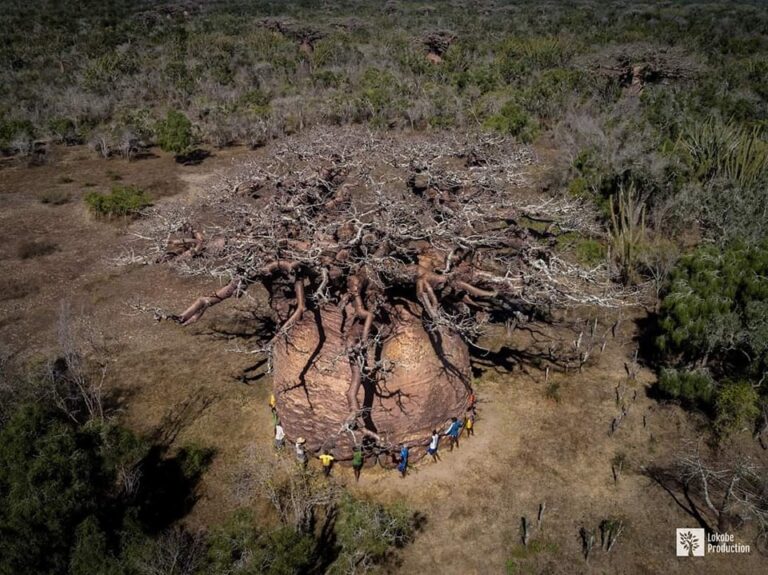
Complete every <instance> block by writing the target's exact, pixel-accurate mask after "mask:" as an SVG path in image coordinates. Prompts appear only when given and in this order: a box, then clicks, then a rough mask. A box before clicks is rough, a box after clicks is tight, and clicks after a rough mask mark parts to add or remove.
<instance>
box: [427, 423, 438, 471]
mask: <svg viewBox="0 0 768 575" xmlns="http://www.w3.org/2000/svg"><path fill="white" fill-rule="evenodd" d="M439 445H440V434H439V433H438V432H437V429H433V430H432V439H431V440H430V442H429V447H427V453H429V454H430V455H431V456H432V461H434V462H435V463H437V462H438V461H440V456H439V455H438V454H437V448H438V446H439Z"/></svg>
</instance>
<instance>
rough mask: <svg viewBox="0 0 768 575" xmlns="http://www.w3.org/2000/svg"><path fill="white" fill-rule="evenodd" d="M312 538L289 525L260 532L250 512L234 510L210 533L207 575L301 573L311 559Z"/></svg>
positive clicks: (281, 574)
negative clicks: (223, 574) (224, 521)
mask: <svg viewBox="0 0 768 575" xmlns="http://www.w3.org/2000/svg"><path fill="white" fill-rule="evenodd" d="M313 551H314V541H313V539H312V537H311V536H309V535H303V534H300V533H298V532H297V531H295V530H293V529H291V528H290V527H279V528H277V529H275V530H273V531H269V532H266V533H261V532H260V531H259V530H258V529H257V528H256V519H255V517H254V516H253V513H251V512H250V511H247V510H239V511H237V512H236V513H235V514H234V515H233V516H232V517H230V519H229V520H228V521H227V523H225V524H224V525H223V526H222V527H220V528H218V529H215V530H214V531H213V533H212V534H211V537H210V541H209V548H208V568H207V573H209V574H210V575H219V574H221V573H229V574H231V575H251V574H253V575H256V574H257V573H258V574H264V575H292V574H294V573H305V572H307V570H308V568H309V567H310V566H311V565H312V564H313V562H314V555H313Z"/></svg>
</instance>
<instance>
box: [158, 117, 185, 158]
mask: <svg viewBox="0 0 768 575" xmlns="http://www.w3.org/2000/svg"><path fill="white" fill-rule="evenodd" d="M157 144H158V145H159V146H160V149H161V150H163V151H164V152H171V153H173V154H175V155H177V156H179V155H181V154H183V153H184V152H187V151H188V150H189V148H190V147H191V146H192V122H190V121H189V118H187V117H186V116H185V115H184V114H183V113H181V112H177V111H176V110H171V111H170V112H168V115H167V116H166V117H165V120H163V121H162V122H160V123H159V124H158V126H157Z"/></svg>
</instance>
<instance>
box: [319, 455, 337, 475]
mask: <svg viewBox="0 0 768 575" xmlns="http://www.w3.org/2000/svg"><path fill="white" fill-rule="evenodd" d="M317 458H318V459H319V460H320V461H321V462H322V464H323V475H325V476H326V477H328V476H329V475H330V474H331V466H332V465H333V460H334V457H333V455H331V454H330V453H328V451H323V453H322V454H321V455H318V456H317Z"/></svg>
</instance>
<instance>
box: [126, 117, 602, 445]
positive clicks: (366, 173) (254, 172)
mask: <svg viewBox="0 0 768 575" xmlns="http://www.w3.org/2000/svg"><path fill="white" fill-rule="evenodd" d="M532 161H533V159H532V154H531V152H530V151H529V150H528V149H526V148H522V147H519V146H517V145H516V144H514V143H513V142H511V141H508V140H505V139H496V140H492V139H490V138H487V137H485V138H483V137H466V138H464V139H462V140H458V139H457V140H448V139H444V140H439V139H437V138H435V137H434V136H423V137H420V138H416V137H412V136H409V137H402V136H400V137H399V138H398V137H395V136H380V135H376V136H373V135H371V134H369V133H367V132H363V131H356V130H349V129H348V130H342V129H338V130H336V131H330V132H329V131H328V130H327V129H326V130H324V131H322V132H311V133H309V134H305V135H303V136H301V137H298V138H296V139H291V140H288V141H286V142H283V143H281V144H279V145H275V146H274V147H273V148H272V149H271V152H270V151H269V150H267V151H266V152H265V155H264V156H261V157H258V158H257V159H253V160H251V161H249V162H246V163H245V164H243V165H241V166H240V167H239V168H236V169H234V170H233V171H232V172H230V173H229V174H228V175H227V176H226V177H225V178H224V179H223V182H222V183H221V185H219V186H216V187H215V188H214V189H213V190H211V191H210V193H208V194H207V195H206V196H204V197H202V198H201V199H200V200H199V201H197V202H196V203H194V204H195V205H193V206H192V207H189V206H188V205H187V206H186V207H184V208H181V207H179V206H176V207H173V206H168V207H165V208H162V209H160V210H158V211H157V212H156V213H155V215H154V216H153V217H151V218H149V219H148V220H146V222H147V223H145V226H147V227H148V228H149V229H146V230H144V231H142V232H138V233H139V235H141V237H143V238H145V239H153V240H154V244H153V246H154V247H153V248H151V249H150V250H149V255H148V257H149V258H151V259H153V261H161V262H165V263H166V264H168V265H173V266H175V267H176V268H177V269H178V270H179V271H181V272H183V273H187V274H198V275H199V274H206V275H209V276H210V275H212V276H214V277H216V278H219V279H220V287H219V288H218V289H216V290H214V291H212V293H210V294H209V295H204V296H202V297H200V298H198V299H197V300H196V301H194V302H192V304H191V305H189V306H188V307H187V308H186V309H185V310H184V311H182V312H181V313H177V314H173V313H169V312H158V317H161V318H166V319H171V320H173V321H176V322H178V323H179V324H180V325H183V326H187V325H190V324H192V323H194V322H196V321H198V320H200V318H201V317H202V316H203V314H204V313H206V312H207V311H208V310H209V309H210V308H211V307H213V306H215V305H217V304H219V303H221V302H223V301H225V300H227V299H229V298H239V297H243V296H245V295H247V294H248V293H249V291H248V290H249V288H251V287H252V286H254V284H260V285H262V286H263V287H264V288H266V291H267V293H268V298H269V304H270V308H271V310H272V314H273V323H274V325H275V326H276V327H275V329H274V331H273V333H270V334H269V336H268V337H265V338H264V339H263V340H262V341H261V342H260V344H259V345H258V346H257V349H256V350H253V351H255V352H258V353H263V354H265V356H266V357H267V358H268V359H269V366H270V371H271V372H272V386H273V389H274V392H275V395H276V398H277V409H278V412H279V415H280V418H281V420H282V422H283V426H284V428H285V431H286V434H287V436H288V438H289V439H296V438H297V437H298V436H304V437H305V438H307V441H308V446H309V447H310V448H311V449H316V450H317V449H322V448H333V449H334V450H335V454H336V456H337V458H341V459H343V458H345V457H351V453H352V449H353V446H355V445H358V444H360V443H364V444H366V445H368V446H371V447H377V448H378V449H379V450H382V451H387V450H390V449H393V448H394V447H395V446H396V445H398V444H399V443H401V442H406V443H409V444H410V445H411V446H412V447H413V448H414V449H415V455H417V456H418V455H419V454H420V453H421V448H422V447H423V445H424V443H426V441H427V440H428V438H429V435H430V432H431V430H432V429H433V428H435V427H437V426H441V425H443V424H444V423H445V421H446V420H447V419H449V418H450V417H451V416H456V417H461V416H462V415H463V414H464V412H465V410H466V408H467V401H468V396H469V394H470V392H471V371H470V354H469V349H468V346H472V345H476V341H477V338H478V336H479V335H480V334H481V332H482V330H483V328H484V326H485V325H487V324H489V323H492V322H499V321H502V322H509V320H510V319H513V320H514V322H515V324H516V325H517V326H519V328H520V326H524V325H528V324H529V323H530V322H535V321H538V320H544V321H546V320H547V318H549V317H551V314H552V310H553V309H554V308H557V307H561V306H576V305H583V304H595V303H598V304H611V303H612V302H615V293H614V291H613V289H614V288H613V287H612V285H613V284H611V283H610V282H609V281H608V278H607V275H606V274H607V272H606V270H605V268H604V267H600V268H598V269H594V270H583V269H580V268H578V267H576V266H574V265H571V264H568V263H566V262H565V261H563V260H562V259H560V258H558V257H557V256H556V255H555V254H554V253H553V250H552V245H553V242H552V241H551V237H550V236H551V235H552V233H553V232H551V229H552V228H553V226H554V225H555V224H554V222H555V220H557V226H558V228H557V229H559V230H561V231H563V230H569V229H570V230H573V229H577V228H578V229H583V228H584V227H585V226H589V225H590V224H589V223H588V222H590V221H591V220H590V218H588V217H585V216H584V212H583V210H581V208H579V206H578V205H575V204H574V203H573V202H572V201H571V202H568V201H556V200H554V199H550V200H547V201H540V202H539V203H538V204H535V205H534V204H530V194H529V195H528V198H529V201H528V202H527V203H526V201H525V197H526V194H525V193H523V190H524V189H525V187H524V184H525V176H524V174H523V172H524V170H525V169H526V167H527V166H528V165H529V164H531V163H532ZM524 219H526V220H525V221H529V222H530V221H532V220H535V221H536V222H537V225H536V226H531V225H528V226H526V225H523V221H524ZM531 227H533V228H536V229H539V231H538V232H534V231H532V230H531V229H530V228H531ZM251 292H253V290H252V289H251ZM582 359H584V360H585V359H586V358H582Z"/></svg>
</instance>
